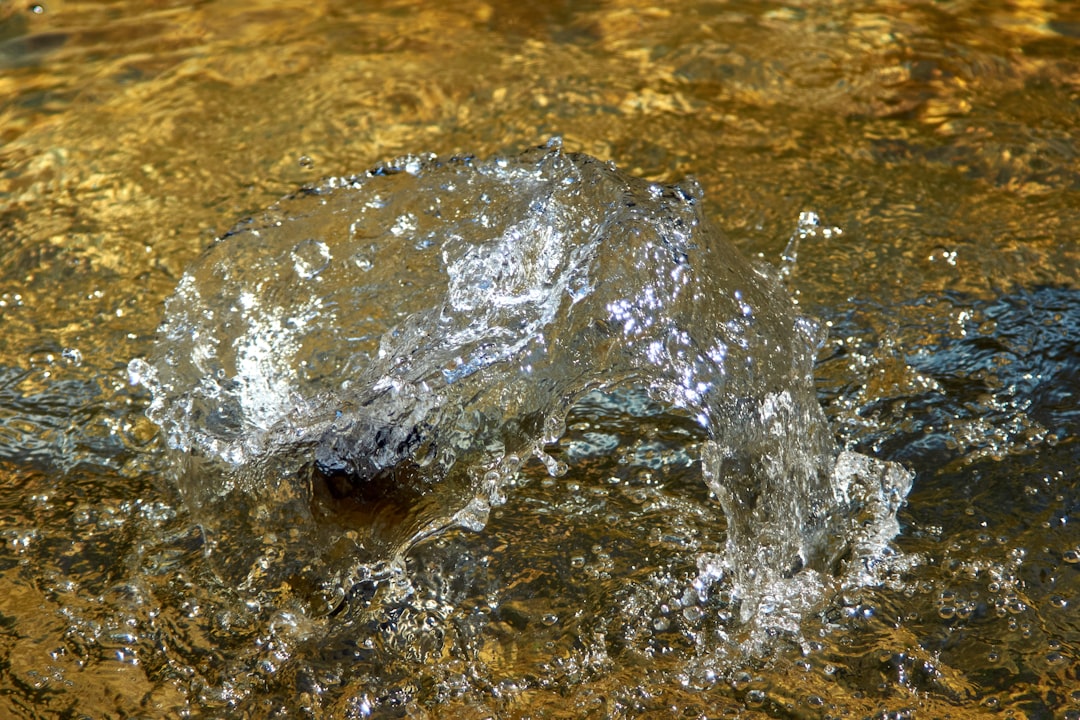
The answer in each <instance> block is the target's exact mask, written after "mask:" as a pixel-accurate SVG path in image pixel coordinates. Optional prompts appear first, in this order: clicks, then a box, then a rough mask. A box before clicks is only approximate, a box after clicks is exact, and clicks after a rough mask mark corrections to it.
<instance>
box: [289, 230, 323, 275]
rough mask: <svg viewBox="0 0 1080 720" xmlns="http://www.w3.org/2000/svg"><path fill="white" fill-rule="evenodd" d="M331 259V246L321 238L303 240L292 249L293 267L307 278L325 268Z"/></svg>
mask: <svg viewBox="0 0 1080 720" xmlns="http://www.w3.org/2000/svg"><path fill="white" fill-rule="evenodd" d="M330 259H331V255H330V248H329V247H327V246H326V243H324V242H322V241H321V240H313V239H308V240H301V241H300V242H298V243H297V244H296V245H295V246H294V247H293V249H292V260H293V268H294V269H295V270H296V274H297V275H299V276H300V277H302V278H304V279H305V280H310V279H312V278H313V277H315V276H316V275H318V274H319V273H321V272H322V271H323V270H325V269H326V266H327V265H329V264H330Z"/></svg>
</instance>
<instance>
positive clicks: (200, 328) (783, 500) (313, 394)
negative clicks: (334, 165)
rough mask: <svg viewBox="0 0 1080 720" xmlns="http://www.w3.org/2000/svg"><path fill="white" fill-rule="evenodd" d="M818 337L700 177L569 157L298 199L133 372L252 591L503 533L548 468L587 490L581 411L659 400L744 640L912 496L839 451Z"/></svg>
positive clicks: (218, 264) (228, 262)
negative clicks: (692, 473)
mask: <svg viewBox="0 0 1080 720" xmlns="http://www.w3.org/2000/svg"><path fill="white" fill-rule="evenodd" d="M818 336H819V332H818V328H817V326H816V324H815V323H813V322H812V321H810V320H808V319H807V318H804V317H801V316H799V315H798V314H797V313H796V311H795V310H794V308H793V305H792V303H791V301H790V299H789V297H788V296H787V294H786V293H785V291H784V290H783V288H782V286H781V284H780V278H779V275H778V273H777V272H776V271H775V270H774V269H773V268H772V267H770V266H767V265H765V264H754V263H750V262H748V261H747V260H745V259H744V258H742V257H741V256H740V255H739V254H738V253H737V252H736V251H735V249H734V248H733V247H732V246H731V245H730V244H729V243H728V242H727V241H725V240H724V238H723V237H722V236H721V235H720V234H719V233H718V232H717V231H716V230H715V229H713V228H712V227H711V226H710V224H709V223H708V222H707V221H706V219H705V218H704V216H703V215H702V213H701V190H700V188H699V187H698V186H697V184H696V183H694V182H693V181H689V182H687V183H684V184H683V185H659V184H655V183H650V182H647V181H644V180H640V179H636V178H632V177H628V176H627V175H625V174H623V173H621V172H619V171H617V170H616V169H615V168H614V166H613V165H611V164H609V163H604V162H601V161H598V160H596V159H594V158H590V157H588V156H585V155H578V154H568V153H564V152H563V151H562V149H561V145H560V143H559V142H558V141H557V140H555V141H552V142H550V143H549V144H548V145H547V146H545V147H541V148H537V149H534V150H530V151H528V152H526V153H524V154H522V155H521V156H520V157H516V158H496V159H494V160H492V161H486V162H481V161H477V160H475V159H473V158H469V157H464V158H452V159H449V160H445V161H440V160H438V159H436V158H435V157H434V156H407V157H404V158H400V159H398V160H395V161H393V162H390V163H387V164H384V165H380V166H378V167H376V168H375V169H373V170H371V171H369V172H367V173H365V174H363V175H357V176H352V177H346V178H330V179H328V180H326V181H324V182H323V183H322V184H320V185H318V186H315V187H311V188H307V189H305V190H303V191H301V192H299V193H297V194H295V195H293V196H290V197H288V198H285V199H284V200H282V201H281V202H279V203H278V204H276V205H275V206H273V207H272V208H270V209H269V210H268V211H266V212H265V213H264V214H263V215H261V216H259V217H256V218H253V219H249V220H247V221H245V222H243V223H241V224H240V225H239V226H238V227H237V228H235V229H234V230H233V231H232V232H230V233H229V234H228V235H226V236H225V237H223V238H221V239H220V240H219V241H218V242H217V243H216V244H215V245H214V246H213V247H211V248H210V249H209V250H208V251H207V252H206V253H205V254H204V255H203V256H202V257H201V258H200V259H199V260H198V261H197V262H196V263H195V264H194V265H193V266H192V267H191V269H190V270H188V272H187V274H185V276H184V278H183V279H182V280H181V282H180V284H179V286H178V287H177V289H176V292H175V294H174V295H173V296H172V298H170V299H169V301H168V302H167V305H166V313H165V321H164V323H163V324H162V326H161V329H160V339H159V342H158V344H157V346H156V348H155V351H154V353H153V355H152V356H151V357H149V358H148V359H147V360H145V361H144V360H135V361H133V362H132V364H131V366H130V371H131V375H132V378H133V379H135V380H137V381H139V382H141V383H142V384H144V385H145V386H147V387H148V388H149V389H150V390H151V391H152V394H153V401H152V404H151V407H150V409H149V415H150V417H151V418H152V419H153V420H154V421H155V422H156V423H158V424H159V425H160V426H161V427H162V429H163V430H164V432H165V435H166V438H167V442H168V445H169V447H170V448H172V450H173V451H174V453H175V460H176V467H177V468H178V476H179V477H178V482H179V483H180V486H181V488H182V489H183V490H184V492H185V494H186V496H187V498H188V500H189V501H190V503H191V504H192V505H193V507H195V508H196V509H197V510H199V511H200V512H201V518H202V519H203V521H204V522H205V523H206V524H208V525H209V526H214V525H215V524H216V525H217V526H218V527H219V532H220V533H222V534H226V535H228V534H232V535H233V536H236V535H242V534H244V533H245V532H246V533H251V535H252V537H253V538H254V539H253V540H252V541H251V545H250V549H251V551H252V552H253V553H255V554H257V555H258V559H257V560H256V561H254V562H252V561H251V559H250V558H241V559H237V560H236V563H237V565H236V567H237V568H238V572H239V573H240V574H241V575H244V581H245V582H258V581H266V578H265V577H264V574H265V573H269V572H270V568H271V567H275V566H276V567H281V566H287V565H288V564H289V562H290V561H289V558H290V557H292V555H290V553H291V554H293V555H297V556H298V557H297V558H295V559H294V560H293V563H294V565H295V567H294V570H296V569H297V568H300V567H301V566H303V567H304V568H310V567H311V566H312V563H323V565H320V567H322V568H323V569H325V567H328V566H326V565H325V563H326V562H328V561H327V558H339V559H340V561H341V562H343V563H346V562H347V563H352V566H353V567H354V572H359V574H360V575H362V576H365V577H370V576H371V573H372V572H374V571H372V570H371V568H375V567H385V563H386V562H390V563H391V564H392V565H393V564H394V563H396V562H397V561H398V559H399V558H400V557H401V555H402V554H403V553H405V552H407V551H408V550H409V548H410V547H412V546H414V545H415V544H416V543H417V542H418V541H419V540H421V539H423V538H425V537H428V536H431V535H432V534H436V533H439V532H440V531H442V530H444V529H445V528H447V527H450V526H455V525H458V526H465V527H468V528H473V529H481V528H483V526H484V524H485V522H486V519H487V515H488V512H489V510H490V508H491V507H492V506H493V505H498V504H500V503H501V502H503V501H504V493H505V490H506V485H507V482H508V480H509V479H511V478H513V477H514V475H515V474H516V473H517V472H518V470H519V469H520V468H521V467H522V465H523V463H525V462H526V461H528V459H529V458H530V456H532V457H536V458H539V459H540V460H541V461H543V462H544V463H545V465H546V466H547V468H548V470H549V472H550V473H551V474H552V475H559V474H561V473H563V472H564V471H565V465H564V464H562V463H561V462H559V461H556V460H555V459H553V458H551V457H550V456H549V455H548V454H547V453H546V452H545V449H544V448H545V445H546V444H548V443H551V442H554V441H556V440H558V439H559V438H560V437H561V436H562V435H563V434H564V432H565V420H566V417H567V414H568V412H569V411H570V409H571V408H572V407H573V406H574V404H575V403H576V402H577V401H579V400H580V399H581V398H583V397H585V396H586V395H587V394H588V393H590V392H592V391H597V390H600V391H613V390H617V389H623V388H626V389H633V390H637V391H641V392H644V393H646V394H647V395H648V396H649V397H650V398H651V399H652V400H653V401H654V402H657V403H659V404H661V405H662V406H664V407H667V408H669V409H670V410H672V411H676V410H677V411H680V412H685V413H687V414H689V416H690V417H692V418H693V419H694V421H695V422H696V423H697V424H698V425H700V426H701V428H703V429H704V431H705V433H706V436H707V441H706V442H704V443H703V448H702V451H701V458H700V460H701V472H702V475H703V476H704V478H705V480H706V482H707V483H708V485H709V487H710V489H711V490H712V491H713V492H714V493H715V495H716V497H717V498H718V500H719V503H720V505H721V506H722V508H723V511H724V514H725V516H726V519H727V524H728V528H727V544H726V549H725V552H724V553H723V554H722V555H716V556H708V557H703V558H702V560H701V562H700V563H699V566H700V568H701V570H702V577H701V580H702V582H713V581H715V580H716V579H718V578H721V577H724V578H727V579H728V580H730V581H731V582H732V584H733V587H734V594H735V595H736V596H737V597H739V598H740V599H741V602H742V604H741V617H742V619H743V620H744V621H749V620H751V619H753V618H755V617H757V616H759V615H761V614H765V615H770V614H771V615H773V616H774V618H775V617H779V616H780V614H782V613H780V611H779V610H777V607H780V608H793V607H795V605H793V603H795V600H796V598H798V597H800V596H811V597H815V596H817V595H819V593H820V591H821V588H822V583H821V582H820V581H819V579H818V578H820V577H821V576H822V575H830V576H834V575H836V576H840V577H846V578H851V579H853V581H858V580H859V579H860V578H865V577H867V573H868V572H869V570H868V568H869V567H870V566H871V565H872V563H873V562H874V558H876V557H877V556H878V555H879V554H880V553H881V551H882V549H883V548H884V547H885V545H886V544H887V542H888V540H889V539H890V538H891V537H892V535H893V534H895V532H896V521H895V512H896V509H897V507H898V506H899V504H900V503H901V502H902V500H903V498H904V496H905V495H906V493H907V490H908V487H909V485H910V476H909V475H908V474H907V473H905V472H904V471H902V470H901V469H899V468H897V467H895V466H892V465H888V464H884V463H879V462H876V461H874V460H871V459H870V458H867V457H863V456H859V455H855V454H854V453H849V452H845V453H839V452H838V448H837V447H836V446H835V443H834V441H833V440H832V436H831V433H830V431H829V428H828V426H827V424H826V422H825V420H824V418H823V415H822V412H821V409H820V407H819V405H818V403H817V400H816V398H815V394H814V387H813V382H812V368H813V359H814V353H815V350H816V347H817V344H818ZM237 517H240V518H246V519H245V520H244V521H243V522H242V523H240V524H239V525H236V524H235V523H234V526H231V529H223V528H225V527H226V526H227V525H228V523H226V522H225V520H224V519H225V518H229V519H230V521H231V520H233V519H235V518H237ZM298 530H302V532H298ZM320 543H321V544H320ZM269 548H273V552H271V551H270V550H269ZM311 548H318V551H317V552H315V551H313V550H312V549H311ZM380 563H382V565H380ZM398 567H400V565H398ZM355 568H361V569H362V570H360V571H356V570H355ZM245 573H246V575H245ZM292 581H293V582H296V580H295V578H294V579H293V580H292ZM796 615H797V612H796ZM786 622H787V621H780V620H777V621H776V623H777V624H778V625H780V626H784V625H785V624H786ZM793 622H797V617H795V619H794V621H793Z"/></svg>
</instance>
